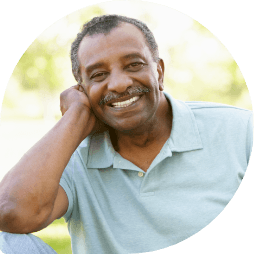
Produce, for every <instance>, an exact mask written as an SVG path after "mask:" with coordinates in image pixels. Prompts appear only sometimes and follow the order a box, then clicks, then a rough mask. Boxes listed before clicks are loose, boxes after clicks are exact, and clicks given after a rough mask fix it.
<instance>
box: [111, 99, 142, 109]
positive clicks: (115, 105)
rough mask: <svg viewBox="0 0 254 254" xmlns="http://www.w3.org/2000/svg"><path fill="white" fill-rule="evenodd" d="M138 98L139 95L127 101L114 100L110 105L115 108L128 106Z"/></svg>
mask: <svg viewBox="0 0 254 254" xmlns="http://www.w3.org/2000/svg"><path fill="white" fill-rule="evenodd" d="M138 99H139V96H135V97H133V98H131V99H129V100H127V101H121V102H115V103H112V104H111V105H112V106H113V107H117V108H125V107H128V106H130V105H131V104H132V103H133V102H135V101H137V100H138Z"/></svg>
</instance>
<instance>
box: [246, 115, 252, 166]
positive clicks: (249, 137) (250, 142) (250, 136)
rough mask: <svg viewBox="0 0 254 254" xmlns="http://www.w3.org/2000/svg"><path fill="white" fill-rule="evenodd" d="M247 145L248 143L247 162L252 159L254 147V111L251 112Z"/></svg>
mask: <svg viewBox="0 0 254 254" xmlns="http://www.w3.org/2000/svg"><path fill="white" fill-rule="evenodd" d="M246 145H247V147H246V148H247V149H246V151H247V153H246V157H247V163H249V160H250V155H251V151H252V147H253V113H251V115H250V117H249V121H248V126H247V137H246Z"/></svg>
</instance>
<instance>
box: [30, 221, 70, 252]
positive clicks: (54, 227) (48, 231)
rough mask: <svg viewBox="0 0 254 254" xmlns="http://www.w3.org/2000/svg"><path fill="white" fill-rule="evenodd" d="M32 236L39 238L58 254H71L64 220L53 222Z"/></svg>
mask: <svg viewBox="0 0 254 254" xmlns="http://www.w3.org/2000/svg"><path fill="white" fill-rule="evenodd" d="M34 235H36V236H38V237H39V238H41V239H42V240H43V241H44V242H45V243H47V244H48V245H49V246H51V247H52V248H53V249H54V250H55V251H56V252H57V253H58V254H71V253H72V251H71V239H70V235H69V233H68V229H67V224H66V223H65V221H64V219H63V218H61V219H60V220H56V221H54V222H53V223H52V224H51V225H49V226H48V227H47V228H45V229H42V230H41V231H39V232H36V233H34Z"/></svg>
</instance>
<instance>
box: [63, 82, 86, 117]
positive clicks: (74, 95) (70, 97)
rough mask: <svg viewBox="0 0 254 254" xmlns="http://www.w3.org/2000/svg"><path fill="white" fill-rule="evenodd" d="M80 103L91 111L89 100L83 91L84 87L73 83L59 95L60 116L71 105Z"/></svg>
mask: <svg viewBox="0 0 254 254" xmlns="http://www.w3.org/2000/svg"><path fill="white" fill-rule="evenodd" d="M75 104H81V105H84V106H86V107H88V109H89V111H91V106H90V103H89V100H88V98H87V96H86V94H85V92H84V88H83V87H82V86H80V85H75V86H72V87H70V88H68V89H67V90H65V91H63V92H62V93H61V95H60V109H61V112H62V116H63V115H64V114H65V112H66V111H67V110H68V109H69V108H70V106H71V105H75Z"/></svg>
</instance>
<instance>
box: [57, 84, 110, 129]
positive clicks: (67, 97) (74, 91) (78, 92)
mask: <svg viewBox="0 0 254 254" xmlns="http://www.w3.org/2000/svg"><path fill="white" fill-rule="evenodd" d="M75 105H76V106H78V105H80V106H83V107H84V109H85V110H88V112H89V113H90V114H92V116H91V119H90V121H91V123H94V125H93V126H92V131H91V133H95V132H103V131H105V130H106V129H107V128H106V126H105V124H104V123H102V122H101V121H100V120H98V118H96V117H95V115H94V113H93V111H92V108H91V105H90V103H89V100H88V98H87V95H86V93H85V90H84V88H83V87H82V86H81V85H75V86H72V87H70V88H68V89H67V90H65V91H63V92H62V93H61V95H60V109H61V112H62V116H63V115H64V114H65V112H66V111H67V110H68V109H69V108H70V107H71V106H75Z"/></svg>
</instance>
